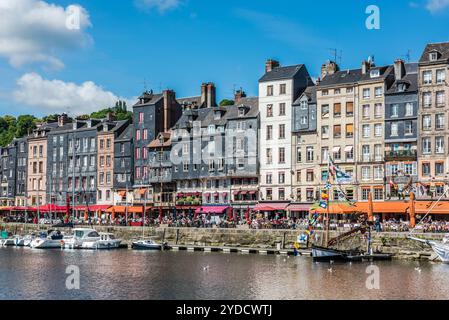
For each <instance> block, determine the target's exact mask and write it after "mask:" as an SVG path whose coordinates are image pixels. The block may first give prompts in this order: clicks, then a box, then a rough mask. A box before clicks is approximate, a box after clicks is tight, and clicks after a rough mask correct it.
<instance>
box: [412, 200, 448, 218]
mask: <svg viewBox="0 0 449 320" xmlns="http://www.w3.org/2000/svg"><path fill="white" fill-rule="evenodd" d="M435 202H436V201H416V202H415V206H416V214H421V215H422V214H426V213H427V212H428V211H429V209H430V208H431V207H432V206H433V205H434V204H435ZM429 214H430V215H432V214H449V202H447V201H440V202H438V203H437V204H436V205H435V207H434V208H433V209H432V211H431V212H430V213H429Z"/></svg>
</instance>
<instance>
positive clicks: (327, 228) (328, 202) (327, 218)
mask: <svg viewBox="0 0 449 320" xmlns="http://www.w3.org/2000/svg"><path fill="white" fill-rule="evenodd" d="M330 174H331V173H330V155H328V158H327V179H328V181H329V182H330ZM329 184H330V183H329ZM330 192H331V189H328V191H327V208H326V231H325V237H326V238H325V239H326V241H325V246H326V247H327V243H328V241H329V211H330V209H329V204H330Z"/></svg>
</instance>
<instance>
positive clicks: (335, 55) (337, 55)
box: [328, 48, 343, 64]
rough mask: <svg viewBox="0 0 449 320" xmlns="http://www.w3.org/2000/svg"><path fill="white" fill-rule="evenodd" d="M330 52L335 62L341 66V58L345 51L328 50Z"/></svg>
mask: <svg viewBox="0 0 449 320" xmlns="http://www.w3.org/2000/svg"><path fill="white" fill-rule="evenodd" d="M328 50H329V51H330V52H331V54H332V56H333V59H334V60H333V61H334V62H335V63H337V64H341V58H342V56H343V51H342V50H338V49H337V48H328Z"/></svg>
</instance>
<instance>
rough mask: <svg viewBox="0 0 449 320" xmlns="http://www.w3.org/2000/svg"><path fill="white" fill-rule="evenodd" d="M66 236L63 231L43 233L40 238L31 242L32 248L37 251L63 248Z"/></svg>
mask: <svg viewBox="0 0 449 320" xmlns="http://www.w3.org/2000/svg"><path fill="white" fill-rule="evenodd" d="M63 239H64V235H63V234H62V233H61V231H59V230H56V231H51V232H50V233H48V234H47V233H45V232H42V233H41V234H40V235H39V237H36V238H35V239H33V240H31V242H30V247H31V248H35V249H56V248H59V249H60V248H62V246H63Z"/></svg>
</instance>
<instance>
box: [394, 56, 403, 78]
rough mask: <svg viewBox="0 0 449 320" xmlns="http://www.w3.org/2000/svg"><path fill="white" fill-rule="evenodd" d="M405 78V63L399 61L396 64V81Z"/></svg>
mask: <svg viewBox="0 0 449 320" xmlns="http://www.w3.org/2000/svg"><path fill="white" fill-rule="evenodd" d="M404 76H405V65H404V61H403V60H401V59H397V60H396V61H395V62H394V77H395V78H396V80H401V79H402V78H403V77H404Z"/></svg>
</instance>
